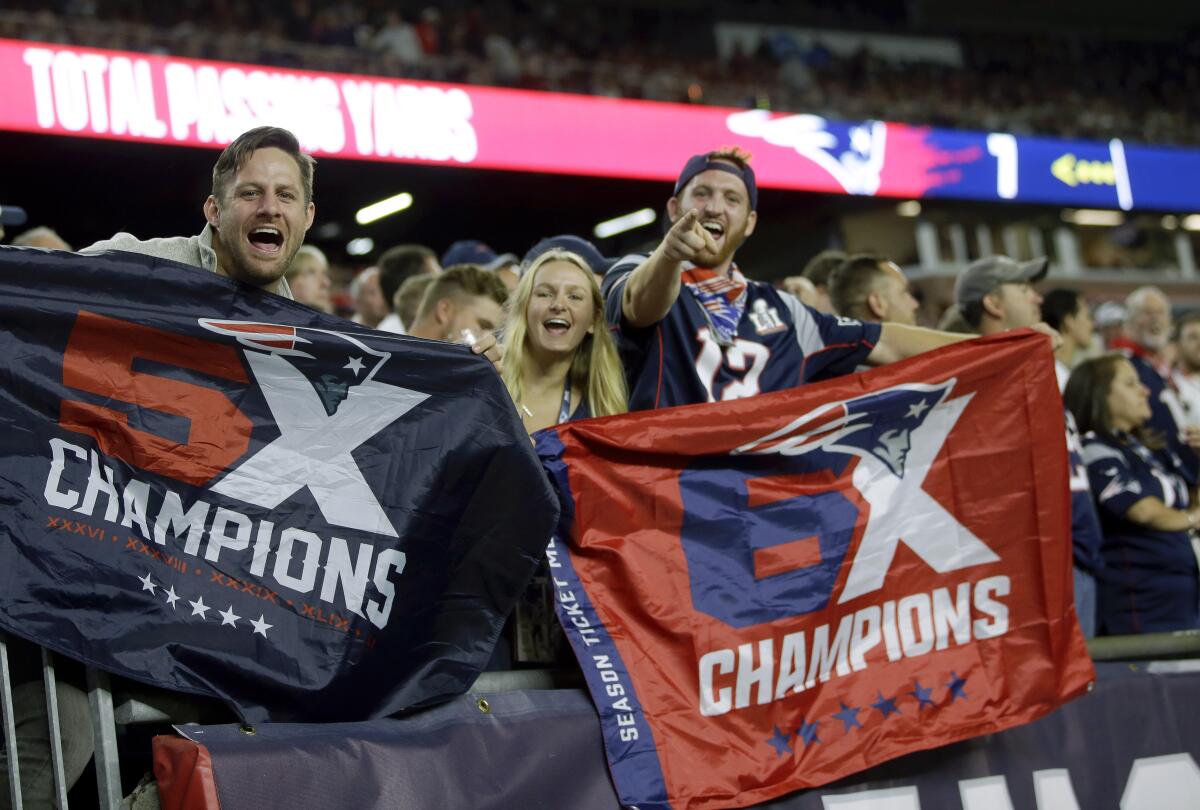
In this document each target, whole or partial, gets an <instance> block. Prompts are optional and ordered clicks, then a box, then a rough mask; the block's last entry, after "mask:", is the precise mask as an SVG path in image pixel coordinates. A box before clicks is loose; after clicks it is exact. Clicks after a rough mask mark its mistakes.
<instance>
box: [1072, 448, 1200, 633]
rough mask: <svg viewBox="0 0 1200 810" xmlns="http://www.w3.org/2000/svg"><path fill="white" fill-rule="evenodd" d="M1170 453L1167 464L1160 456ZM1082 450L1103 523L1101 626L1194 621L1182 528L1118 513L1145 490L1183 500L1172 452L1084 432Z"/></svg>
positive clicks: (1174, 504) (1140, 627)
mask: <svg viewBox="0 0 1200 810" xmlns="http://www.w3.org/2000/svg"><path fill="white" fill-rule="evenodd" d="M1163 457H1167V458H1172V459H1174V462H1173V463H1172V465H1171V466H1169V467H1168V466H1164V465H1163V464H1162V463H1161V462H1160V459H1161V458H1163ZM1083 458H1084V461H1085V462H1086V463H1087V471H1088V478H1089V479H1090V482H1091V485H1092V491H1093V492H1094V493H1095V494H1096V502H1097V504H1098V505H1099V511H1100V522H1101V525H1102V527H1103V529H1104V544H1103V546H1102V547H1101V553H1102V554H1103V556H1104V567H1103V568H1102V569H1101V570H1100V572H1099V574H1098V575H1097V580H1098V582H1099V585H1100V619H1101V623H1102V624H1103V626H1104V629H1105V631H1106V632H1108V633H1155V632H1166V631H1170V630H1188V629H1193V628H1198V627H1200V607H1198V601H1200V587H1198V585H1197V582H1198V578H1197V567H1196V554H1195V552H1194V551H1193V550H1192V544H1191V542H1190V540H1189V538H1188V533H1187V532H1186V531H1182V532H1168V531H1160V530H1158V529H1152V528H1150V527H1149V526H1143V525H1139V524H1137V523H1134V522H1133V521H1131V520H1129V519H1128V517H1126V515H1127V513H1128V512H1129V508H1130V507H1131V506H1133V505H1134V504H1135V503H1137V502H1138V501H1140V500H1142V499H1143V498H1146V497H1153V498H1158V499H1159V500H1160V501H1162V502H1163V503H1164V504H1166V505H1167V506H1168V507H1170V508H1172V509H1187V508H1188V491H1187V485H1186V483H1185V480H1184V478H1183V476H1182V475H1181V474H1180V472H1181V471H1180V462H1179V461H1178V459H1177V457H1175V456H1174V454H1173V453H1170V452H1169V451H1162V452H1159V453H1154V452H1152V451H1150V450H1148V449H1147V448H1146V447H1145V446H1144V445H1142V444H1141V442H1139V441H1137V439H1134V438H1133V437H1127V438H1126V440H1125V441H1123V442H1122V441H1115V440H1112V439H1108V438H1105V437H1103V436H1099V435H1097V434H1095V433H1088V434H1087V435H1086V436H1084V437H1083Z"/></svg>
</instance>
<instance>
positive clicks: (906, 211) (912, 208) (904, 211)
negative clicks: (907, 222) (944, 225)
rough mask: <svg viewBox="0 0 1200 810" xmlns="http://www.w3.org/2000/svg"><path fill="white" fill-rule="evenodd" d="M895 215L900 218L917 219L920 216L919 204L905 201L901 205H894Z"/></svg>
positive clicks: (913, 201)
mask: <svg viewBox="0 0 1200 810" xmlns="http://www.w3.org/2000/svg"><path fill="white" fill-rule="evenodd" d="M896 213H897V214H899V215H900V216H902V217H919V216H920V215H921V203H919V202H917V201H916V200H905V201H904V202H902V203H896Z"/></svg>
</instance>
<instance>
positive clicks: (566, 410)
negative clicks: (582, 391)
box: [555, 373, 571, 425]
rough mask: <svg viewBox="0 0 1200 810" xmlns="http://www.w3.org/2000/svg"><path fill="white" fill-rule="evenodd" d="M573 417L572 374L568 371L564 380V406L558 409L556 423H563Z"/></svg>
mask: <svg viewBox="0 0 1200 810" xmlns="http://www.w3.org/2000/svg"><path fill="white" fill-rule="evenodd" d="M570 418H571V375H570V374H569V373H568V374H567V378H566V379H565V380H563V398H562V406H561V407H559V409H558V421H557V422H556V423H555V424H558V425H561V424H562V423H563V422H566V421H567V420H568V419H570Z"/></svg>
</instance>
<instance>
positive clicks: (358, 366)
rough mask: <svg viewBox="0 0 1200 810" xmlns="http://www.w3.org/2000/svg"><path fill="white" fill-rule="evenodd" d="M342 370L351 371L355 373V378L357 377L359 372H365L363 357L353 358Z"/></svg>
mask: <svg viewBox="0 0 1200 810" xmlns="http://www.w3.org/2000/svg"><path fill="white" fill-rule="evenodd" d="M342 368H348V369H350V370H351V371H353V372H354V376H355V377H357V376H358V372H360V371H362V370H363V361H362V358H361V357H351V358H350V362H349V363H347V364H346V365H344V366H342Z"/></svg>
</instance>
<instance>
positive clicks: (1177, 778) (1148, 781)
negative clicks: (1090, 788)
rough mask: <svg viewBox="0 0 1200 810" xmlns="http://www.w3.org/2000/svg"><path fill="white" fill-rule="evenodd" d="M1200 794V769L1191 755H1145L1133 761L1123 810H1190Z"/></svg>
mask: <svg viewBox="0 0 1200 810" xmlns="http://www.w3.org/2000/svg"><path fill="white" fill-rule="evenodd" d="M1197 796H1200V768H1197V767H1196V760H1194V759H1192V755H1191V754H1169V755H1167V756H1161V757H1143V758H1142V759H1136V760H1134V762H1133V768H1132V770H1130V772H1129V781H1127V782H1126V783H1125V792H1124V793H1122V794H1121V810H1187V808H1194V807H1195V806H1196V797H1197Z"/></svg>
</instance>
